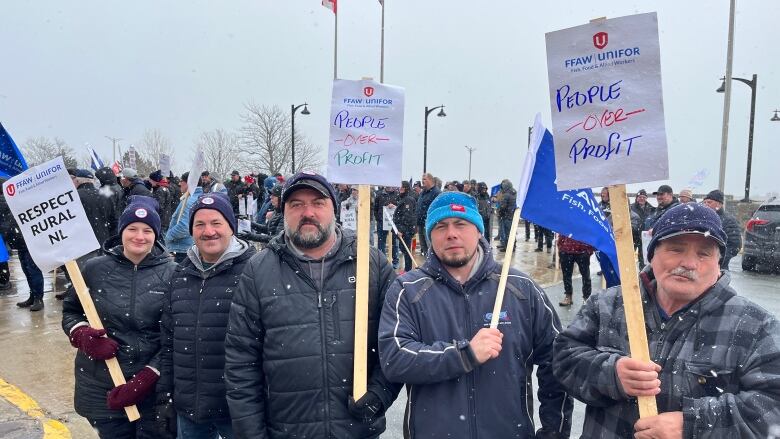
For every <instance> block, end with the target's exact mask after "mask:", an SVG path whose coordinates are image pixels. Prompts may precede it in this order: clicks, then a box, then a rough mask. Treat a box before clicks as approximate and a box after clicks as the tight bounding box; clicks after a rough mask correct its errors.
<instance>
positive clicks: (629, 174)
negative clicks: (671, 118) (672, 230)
mask: <svg viewBox="0 0 780 439" xmlns="http://www.w3.org/2000/svg"><path fill="white" fill-rule="evenodd" d="M546 40H547V69H548V77H549V81H550V107H551V110H552V122H553V129H554V134H555V169H556V173H557V185H558V190H559V191H560V190H565V189H576V188H581V187H595V186H607V185H612V184H625V183H637V182H644V181H652V180H666V179H668V178H669V160H668V154H667V146H666V130H665V128H664V109H663V93H662V89H661V62H660V49H659V44H658V19H657V17H656V14H655V13H654V12H653V13H648V14H639V15H632V16H628V17H620V18H614V19H611V20H602V21H597V22H593V23H589V24H586V25H582V26H577V27H573V28H570V29H564V30H560V31H556V32H550V33H548V34H546Z"/></svg>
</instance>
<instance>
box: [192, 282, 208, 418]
mask: <svg viewBox="0 0 780 439" xmlns="http://www.w3.org/2000/svg"><path fill="white" fill-rule="evenodd" d="M205 286H206V278H205V277H204V278H203V280H201V282H200V291H198V309H197V312H196V313H195V316H196V319H195V334H194V335H195V343H194V347H193V351H194V352H195V411H196V412H197V410H198V407H200V392H199V391H198V390H199V389H198V387H200V386H199V385H198V383H200V364H199V363H198V334H199V333H200V302H201V300H202V298H203V288H204V287H205ZM193 415H194V417H195V419H196V420H197V419H199V416H197V413H193Z"/></svg>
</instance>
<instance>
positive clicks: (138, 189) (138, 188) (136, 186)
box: [119, 178, 160, 216]
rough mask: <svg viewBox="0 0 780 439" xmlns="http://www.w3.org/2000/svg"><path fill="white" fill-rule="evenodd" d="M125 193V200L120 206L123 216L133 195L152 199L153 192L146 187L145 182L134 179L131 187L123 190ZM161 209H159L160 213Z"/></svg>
mask: <svg viewBox="0 0 780 439" xmlns="http://www.w3.org/2000/svg"><path fill="white" fill-rule="evenodd" d="M123 191H124V199H123V200H122V205H121V206H120V209H119V213H120V216H121V213H122V212H123V211H124V210H125V208H126V207H127V205H128V200H129V199H130V197H132V196H133V195H143V196H145V197H151V196H152V191H150V190H149V188H147V187H146V184H144V181H143V180H141V179H140V178H134V179H132V180H131V182H130V186H128V187H126V188H123ZM157 213H160V212H159V209H158V212H157Z"/></svg>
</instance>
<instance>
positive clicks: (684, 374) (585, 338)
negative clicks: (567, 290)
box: [553, 203, 780, 439]
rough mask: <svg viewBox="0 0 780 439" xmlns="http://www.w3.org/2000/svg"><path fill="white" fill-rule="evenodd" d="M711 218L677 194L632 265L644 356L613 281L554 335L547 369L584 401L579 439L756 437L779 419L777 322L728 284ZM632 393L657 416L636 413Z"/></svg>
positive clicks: (717, 225) (722, 244)
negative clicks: (633, 344)
mask: <svg viewBox="0 0 780 439" xmlns="http://www.w3.org/2000/svg"><path fill="white" fill-rule="evenodd" d="M725 249H726V234H725V232H724V231H723V228H722V225H721V221H720V218H719V217H718V215H717V214H716V213H715V212H714V211H713V210H712V209H710V208H708V207H706V206H703V205H700V204H693V203H689V204H680V205H678V206H675V207H672V208H671V209H669V210H668V211H667V212H666V213H665V214H664V215H663V216H662V217H661V218H660V219H659V220H658V222H657V223H656V224H655V227H654V229H653V238H652V241H651V242H650V245H649V246H648V249H647V257H648V261H650V265H649V266H648V267H647V268H645V269H644V270H643V271H642V273H641V274H640V278H641V290H642V299H643V303H644V315H645V322H646V327H647V338H648V340H649V343H650V358H651V359H652V362H643V361H639V360H635V359H632V358H630V357H629V348H628V339H627V337H626V325H625V319H626V317H625V312H624V309H623V300H622V297H621V295H620V289H619V288H613V289H610V290H607V291H606V292H604V293H601V294H596V295H594V296H591V298H590V300H588V302H587V303H586V304H585V305H584V306H583V308H582V309H581V311H580V313H579V314H578V315H577V317H576V318H575V320H574V321H573V322H572V324H571V325H570V326H569V327H568V328H567V329H566V330H564V331H563V332H561V334H560V335H559V336H558V339H557V340H556V343H555V357H554V368H553V370H554V371H555V375H556V377H557V378H558V380H560V382H561V384H563V386H564V387H565V388H566V389H567V390H568V391H569V392H570V393H571V394H572V395H573V396H574V397H575V398H577V399H579V400H580V401H582V402H584V403H585V404H587V409H586V412H585V425H584V426H583V433H582V434H583V437H599V438H637V439H647V438H655V439H664V438H683V437H685V438H694V437H695V438H742V439H744V438H765V437H767V434H768V430H769V427H770V426H772V425H778V424H780V324H779V323H778V320H777V319H776V318H775V316H773V315H772V314H770V313H769V312H767V311H766V310H764V309H763V308H761V307H760V306H758V305H756V304H754V303H752V302H751V301H749V300H748V299H746V298H744V297H741V296H738V295H737V292H736V291H735V290H734V289H733V288H732V287H731V286H729V282H730V275H729V273H728V272H727V271H721V270H720V266H719V260H720V259H721V258H722V257H723V255H724V252H725ZM637 396H654V397H655V398H656V401H657V404H658V411H659V412H660V414H659V415H657V416H652V417H646V418H643V419H639V420H638V418H639V413H638V407H637V402H636V397H637Z"/></svg>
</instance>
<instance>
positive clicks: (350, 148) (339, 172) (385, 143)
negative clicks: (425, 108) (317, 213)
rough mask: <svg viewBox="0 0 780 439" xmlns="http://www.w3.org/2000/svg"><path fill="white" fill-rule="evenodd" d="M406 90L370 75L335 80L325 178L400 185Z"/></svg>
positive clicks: (336, 180)
mask: <svg viewBox="0 0 780 439" xmlns="http://www.w3.org/2000/svg"><path fill="white" fill-rule="evenodd" d="M403 125H404V90H403V89H402V88H400V87H395V86H391V85H386V84H380V83H378V82H374V81H372V80H360V81H351V80H346V79H337V80H335V81H333V98H332V103H331V113H330V140H329V142H328V180H329V181H331V182H333V183H347V184H375V185H380V186H398V184H399V182H400V181H401V158H402V155H403Z"/></svg>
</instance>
